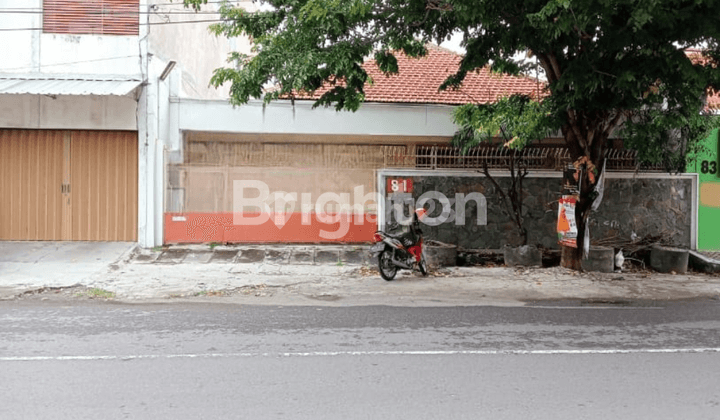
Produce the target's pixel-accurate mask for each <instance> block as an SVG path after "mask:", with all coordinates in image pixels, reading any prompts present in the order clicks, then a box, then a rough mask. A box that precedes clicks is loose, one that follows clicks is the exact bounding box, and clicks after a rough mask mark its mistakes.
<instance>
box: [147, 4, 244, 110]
mask: <svg viewBox="0 0 720 420" xmlns="http://www.w3.org/2000/svg"><path fill="white" fill-rule="evenodd" d="M151 3H154V6H152V8H151V10H152V13H151V14H150V23H151V25H150V26H149V50H150V53H151V54H153V55H155V56H157V57H158V58H160V59H162V60H164V61H170V60H173V61H176V62H177V67H178V70H179V71H180V73H181V75H182V80H181V85H180V91H179V92H178V94H179V96H180V97H185V98H195V99H227V97H228V93H229V90H230V89H229V86H221V87H220V88H217V89H216V88H214V87H210V86H209V83H210V78H211V77H212V75H213V71H214V70H215V69H217V68H219V67H227V66H229V65H230V64H228V62H227V58H228V55H229V53H230V52H232V51H240V52H243V53H245V54H249V53H250V42H249V40H248V39H247V38H245V37H239V38H233V39H228V38H227V37H225V36H224V35H220V36H216V35H214V34H212V33H210V31H209V29H208V28H209V26H210V25H211V24H212V22H205V21H208V20H214V21H217V20H218V19H219V17H220V15H219V14H217V13H216V12H217V9H218V8H219V4H217V3H213V2H211V3H209V4H206V5H203V6H202V9H201V10H200V12H199V13H195V12H194V11H192V9H186V8H184V7H183V6H182V2H178V3H179V4H169V2H168V1H167V0H153V1H151ZM238 4H239V6H240V7H242V8H244V9H245V10H255V9H256V6H255V4H253V3H252V2H250V1H244V2H243V1H241V2H239V3H238ZM169 22H173V23H169Z"/></svg>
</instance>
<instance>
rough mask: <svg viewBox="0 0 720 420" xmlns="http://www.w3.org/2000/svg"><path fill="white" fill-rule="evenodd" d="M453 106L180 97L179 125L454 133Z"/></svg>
mask: <svg viewBox="0 0 720 420" xmlns="http://www.w3.org/2000/svg"><path fill="white" fill-rule="evenodd" d="M452 110H453V107H451V106H442V105H403V104H382V103H364V104H363V105H362V106H361V107H360V109H359V110H358V111H357V112H348V111H341V112H336V111H335V108H315V109H312V101H295V105H292V104H291V103H290V102H289V101H275V102H272V103H270V104H269V105H267V106H265V107H264V106H263V104H262V101H251V102H250V103H248V104H246V105H242V106H239V107H233V106H232V105H230V104H229V103H228V102H227V101H194V100H187V99H180V100H179V110H178V128H179V129H180V130H181V131H183V130H188V131H209V132H239V133H293V134H358V135H403V136H452V135H453V134H454V133H455V131H456V130H457V127H456V126H455V124H453V122H452Z"/></svg>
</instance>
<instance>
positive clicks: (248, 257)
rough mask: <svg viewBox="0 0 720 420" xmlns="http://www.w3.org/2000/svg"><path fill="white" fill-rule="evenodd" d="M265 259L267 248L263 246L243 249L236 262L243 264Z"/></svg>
mask: <svg viewBox="0 0 720 420" xmlns="http://www.w3.org/2000/svg"><path fill="white" fill-rule="evenodd" d="M264 259H265V250H264V249H262V248H259V249H258V248H252V249H243V250H242V251H240V253H239V254H238V256H237V259H236V260H235V262H237V263H241V264H251V263H259V262H262V261H263V260H264Z"/></svg>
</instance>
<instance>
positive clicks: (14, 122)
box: [0, 95, 137, 130]
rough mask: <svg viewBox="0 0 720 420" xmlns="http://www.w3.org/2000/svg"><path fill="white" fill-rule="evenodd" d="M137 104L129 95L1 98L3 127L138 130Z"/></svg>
mask: <svg viewBox="0 0 720 420" xmlns="http://www.w3.org/2000/svg"><path fill="white" fill-rule="evenodd" d="M136 110H137V101H136V100H135V99H134V98H132V97H127V96H56V97H50V96H39V95H4V96H2V97H0V127H4V128H28V129H75V130H137V116H136Z"/></svg>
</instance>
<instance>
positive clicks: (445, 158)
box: [384, 145, 664, 172]
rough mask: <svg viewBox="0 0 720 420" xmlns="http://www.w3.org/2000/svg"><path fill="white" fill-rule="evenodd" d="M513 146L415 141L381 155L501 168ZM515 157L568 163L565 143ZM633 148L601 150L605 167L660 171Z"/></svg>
mask: <svg viewBox="0 0 720 420" xmlns="http://www.w3.org/2000/svg"><path fill="white" fill-rule="evenodd" d="M513 153H514V151H513V150H510V149H507V148H498V147H474V148H472V149H469V150H468V151H467V152H466V153H465V154H463V153H462V149H461V148H459V147H452V146H427V145H418V146H416V147H414V148H408V149H407V153H405V154H399V153H394V154H388V155H386V156H385V162H384V163H385V166H386V167H402V168H408V167H412V168H417V169H429V170H435V169H475V170H477V169H482V168H483V167H484V165H487V167H488V169H505V168H508V167H509V166H510V161H511V159H513ZM517 154H518V155H517V156H516V158H518V159H519V162H520V164H521V165H522V166H523V167H527V168H528V169H536V170H537V169H546V170H561V169H563V168H565V167H567V165H568V164H571V163H572V160H571V159H570V151H569V150H568V149H567V148H565V147H528V148H525V149H523V150H520V151H517ZM637 155H638V153H637V151H636V150H619V149H609V150H607V151H606V152H605V158H606V169H607V170H608V171H615V172H635V171H639V172H663V171H664V169H663V167H662V165H654V166H651V165H641V164H640V163H639V161H638V159H637Z"/></svg>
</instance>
